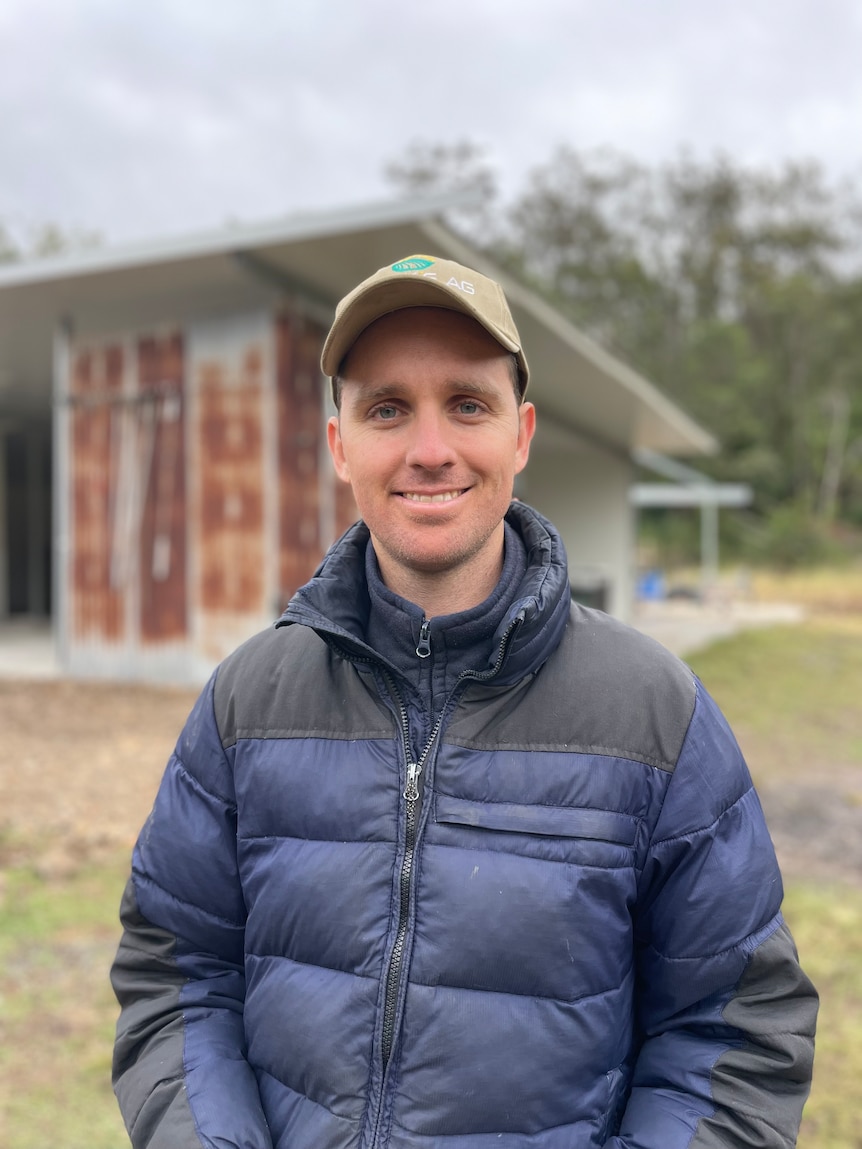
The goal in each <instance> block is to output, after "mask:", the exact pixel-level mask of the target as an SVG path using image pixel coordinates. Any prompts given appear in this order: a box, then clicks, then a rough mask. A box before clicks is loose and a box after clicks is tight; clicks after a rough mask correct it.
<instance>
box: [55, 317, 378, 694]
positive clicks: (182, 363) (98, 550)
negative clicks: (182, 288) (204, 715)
mask: <svg viewBox="0 0 862 1149" xmlns="http://www.w3.org/2000/svg"><path fill="white" fill-rule="evenodd" d="M322 339H323V331H322V330H321V329H320V328H319V327H317V326H316V325H315V324H313V323H311V322H310V321H308V320H307V319H305V318H303V317H301V316H298V315H292V314H280V315H276V314H273V313H271V312H263V311H261V312H256V313H252V314H247V315H234V316H230V317H228V318H224V317H222V318H220V319H219V320H218V321H215V320H213V321H200V320H197V321H194V322H190V323H188V324H185V325H182V326H175V327H166V328H162V329H160V330H149V331H135V332H130V333H124V334H120V335H113V336H109V337H105V338H87V339H86V340H79V341H72V343H71V346H69V348H68V353H67V354H66V355H64V356H61V357H60V360H59V361H60V362H61V363H63V364H68V367H67V368H66V374H67V378H66V379H65V380H63V381H61V383H62V386H61V392H62V395H63V396H64V397H65V400H66V401H65V402H64V403H63V404H62V408H63V410H62V412H61V414H60V415H59V416H58V427H59V428H61V434H65V436H66V438H65V443H66V450H65V452H61V455H62V457H64V458H65V459H66V460H67V462H66V467H67V468H68V470H67V473H66V474H65V475H58V483H59V484H60V486H59V488H58V494H59V499H58V504H59V506H60V507H61V510H62V513H63V516H64V520H65V521H64V523H63V524H62V530H61V535H62V537H63V538H64V539H66V540H67V543H66V553H65V555H64V556H63V557H64V564H63V570H62V572H61V575H60V577H61V578H62V579H63V580H64V595H63V596H62V597H63V602H64V610H63V617H62V618H60V619H59V620H58V626H59V627H60V628H62V632H63V633H62V634H61V636H60V637H61V641H60V644H59V645H60V649H61V650H63V651H64V659H65V662H66V664H67V665H66V667H65V668H66V669H67V670H68V671H69V672H70V673H73V674H91V675H110V676H117V677H125V678H150V679H158V680H163V681H178V682H182V681H191V682H195V681H201V680H202V679H203V678H205V677H206V675H207V674H208V673H209V671H210V670H211V669H212V667H213V666H214V665H215V664H216V663H217V662H218V661H219V660H220V659H221V658H223V657H224V656H225V655H226V654H227V653H229V652H230V651H231V650H232V649H234V647H235V646H236V645H237V644H238V643H239V642H241V641H242V640H243V639H245V638H246V637H248V636H249V635H251V634H253V633H254V632H255V631H257V630H260V629H261V628H263V627H265V626H267V625H270V624H271V622H272V620H273V619H274V618H275V617H277V616H278V614H279V613H280V612H281V610H282V609H283V608H284V606H285V604H286V602H287V600H288V599H289V597H290V595H291V594H292V593H293V591H294V590H295V589H296V588H297V587H298V586H299V585H300V584H301V583H302V582H303V581H305V580H306V579H307V578H308V577H309V575H310V574H311V572H312V571H313V569H314V567H315V566H316V564H317V563H318V562H319V560H320V558H321V556H322V554H323V551H324V550H325V548H326V546H328V545H329V543H330V542H331V541H332V540H333V538H334V537H335V535H336V534H337V533H340V532H341V531H342V530H344V529H345V528H346V526H347V525H348V524H349V522H351V521H352V520H353V518H354V517H355V508H354V507H353V506H352V500H345V498H344V493H343V492H341V491H336V489H335V488H336V484H338V480H337V479H336V477H335V475H334V472H333V471H332V468H331V466H330V465H329V463H328V456H327V455H326V453H325V415H326V399H325V393H324V386H325V381H324V380H323V378H322V377H321V375H320V372H319V369H318V367H317V360H318V357H319V353H320V346H321V343H322ZM338 485H339V486H340V484H338Z"/></svg>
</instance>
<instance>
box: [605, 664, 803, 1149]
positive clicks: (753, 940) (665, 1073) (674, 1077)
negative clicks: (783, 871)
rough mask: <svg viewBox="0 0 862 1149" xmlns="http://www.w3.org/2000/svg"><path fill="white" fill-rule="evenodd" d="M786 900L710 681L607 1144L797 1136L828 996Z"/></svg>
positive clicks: (670, 835)
mask: <svg viewBox="0 0 862 1149" xmlns="http://www.w3.org/2000/svg"><path fill="white" fill-rule="evenodd" d="M782 896H783V891H782V886H781V877H780V874H779V871H778V865H777V862H776V859H775V853H774V850H773V847H772V842H771V840H770V838H769V834H768V831H767V829H766V825H765V822H764V819H763V814H762V811H761V808H760V803H759V800H758V798H757V795H756V793H755V791H754V789H753V786H752V784H751V779H750V777H749V774H748V770H747V768H746V766H745V763H744V761H743V759H742V755H741V753H740V751H739V748H738V747H737V745H736V742H735V740H734V738H733V735H732V734H731V732H730V730H729V728H728V726H727V723H726V722H725V720H724V718H723V716H722V715H721V713H720V712H719V710H718V708H717V707H716V706H715V703H714V702H713V701H712V700H711V699H710V698H709V696H708V695H707V694H706V692H705V691H704V690H703V687H702V686H700V685H698V695H697V701H696V704H695V710H694V714H693V717H692V720H691V723H690V726H689V729H688V732H687V735H686V738H685V742H684V745H683V748H682V752H681V754H680V757H679V760H678V763H677V766H676V770H675V771H674V774H673V776H672V778H671V781H670V783H669V785H668V787H667V791H666V795H665V800H664V805H663V808H662V812H661V814H660V816H659V819H658V822H657V824H656V828H655V831H654V833H653V835H652V841H651V844H650V847H649V850H648V854H647V859H646V864H645V867H644V870H643V874H642V879H641V886H640V890H639V902H638V912H637V916H636V920H635V933H636V946H637V955H638V958H637V969H636V978H637V989H636V1027H637V1030H638V1033H639V1035H640V1038H641V1045H640V1052H639V1055H638V1057H637V1060H636V1063H635V1065H634V1068H633V1077H632V1081H631V1089H630V1092H629V1094H628V1100H627V1103H626V1105H625V1110H624V1112H623V1114H622V1117H621V1121H620V1125H619V1130H618V1134H617V1135H616V1136H613V1137H612V1138H611V1139H610V1140H609V1141H608V1142H607V1144H606V1149H677V1147H679V1149H719V1147H721V1149H754V1147H757V1149H766V1147H773V1146H774V1147H779V1146H793V1145H795V1144H796V1136H797V1133H798V1130H799V1123H800V1120H801V1116H802V1107H803V1104H804V1102H805V1099H806V1097H807V1095H808V1090H809V1088H810V1083H811V1071H812V1061H813V1054H814V1026H815V1020H816V1014H817V994H816V992H815V990H814V988H813V986H812V985H811V982H810V981H809V980H808V978H807V977H806V976H805V974H804V973H803V972H802V970H801V968H800V966H799V962H798V959H797V954H796V950H795V948H794V944H793V940H792V938H791V936H790V933H789V931H788V929H787V926H786V925H785V924H784V922H783V920H782V917H781V911H780V906H781V900H782Z"/></svg>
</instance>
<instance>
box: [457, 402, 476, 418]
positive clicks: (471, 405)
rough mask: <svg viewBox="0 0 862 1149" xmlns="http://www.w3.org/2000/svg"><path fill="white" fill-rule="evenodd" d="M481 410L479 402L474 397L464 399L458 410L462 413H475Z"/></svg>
mask: <svg viewBox="0 0 862 1149" xmlns="http://www.w3.org/2000/svg"><path fill="white" fill-rule="evenodd" d="M478 410H479V404H478V403H477V402H476V401H475V400H474V399H462V400H461V402H460V403H459V404H458V411H459V412H460V414H462V415H475V414H476V412H477V411H478Z"/></svg>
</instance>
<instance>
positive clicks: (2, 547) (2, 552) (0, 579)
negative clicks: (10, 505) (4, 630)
mask: <svg viewBox="0 0 862 1149" xmlns="http://www.w3.org/2000/svg"><path fill="white" fill-rule="evenodd" d="M6 499H7V495H6V436H5V435H4V434H3V427H2V425H0V618H5V617H6V616H7V615H8V613H9V554H8V538H7V534H6Z"/></svg>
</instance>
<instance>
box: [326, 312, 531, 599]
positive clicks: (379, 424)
mask: <svg viewBox="0 0 862 1149" xmlns="http://www.w3.org/2000/svg"><path fill="white" fill-rule="evenodd" d="M342 378H343V388H342V398H341V411H340V415H339V417H338V418H333V419H331V420H330V423H329V428H328V434H329V447H330V451H331V452H332V457H333V460H334V462H335V469H336V471H337V473H338V475H339V477H340V478H342V479H344V480H345V481H346V482H349V483H350V484H351V486H352V488H353V494H354V497H355V499H356V504H357V506H358V508H359V512H360V514H361V515H362V517H363V519H364V520H365V522H366V524H367V526H368V528H369V530H370V531H371V536H372V539H373V541H374V546H375V550H376V551H377V556H378V561H379V562H380V568H381V573H382V574H383V577H384V579H385V581H386V582H387V584H388V585H389V586H390V587H391V588H392V589H393V590H395V591H396V592H397V593H401V594H405V597H410V594H409V591H410V588H411V587H412V586H414V585H415V581H416V576H417V575H419V576H421V578H422V579H423V580H424V581H425V582H426V583H427V578H428V576H435V575H437V576H440V577H441V578H447V577H448V576H450V575H451V574H452V573H453V572H457V574H458V579H459V582H460V580H461V579H462V578H463V579H467V580H469V579H471V578H475V579H476V580H477V593H478V594H479V597H477V598H475V602H476V603H478V602H481V601H482V599H483V598H484V597H486V594H487V593H490V590H491V589H492V587H493V582H494V581H495V580H496V577H497V575H498V574H499V565H500V563H501V561H502V553H503V523H502V520H503V515H504V514H505V512H506V510H507V508H508V506H509V502H510V500H511V498H512V487H513V482H514V478H515V475H516V474H517V473H518V472H519V471H521V470H522V469H523V468H524V466H525V465H526V463H527V458H528V455H529V448H530V440H531V439H532V436H533V430H534V427H535V413H534V410H533V405H532V404H531V403H522V404H520V406H519V403H518V399H517V396H516V395H515V392H514V390H513V387H512V377H511V374H510V370H509V357H508V355H507V353H506V352H505V351H504V350H503V348H502V347H501V346H500V345H499V343H497V342H496V340H494V339H493V338H492V337H491V336H490V335H489V334H488V332H486V331H485V329H484V328H483V327H481V326H480V325H479V324H478V323H476V322H475V321H474V320H472V319H470V318H469V317H468V316H466V315H462V314H461V313H459V312H454V311H447V310H443V309H441V308H432V307H418V308H408V309H405V310H403V311H396V312H393V313H392V314H391V315H386V316H384V317H383V318H382V319H378V320H377V321H376V322H375V323H373V324H372V325H371V326H370V327H368V328H367V329H366V330H365V331H364V332H363V333H362V335H361V336H360V337H359V339H357V341H356V343H355V344H354V345H353V347H352V349H351V351H350V353H349V355H348V356H347V359H346V361H345V364H344V368H343V371H342ZM492 570H493V571H494V572H495V573H494V574H493V581H492V582H491V585H490V586H488V587H487V589H486V588H485V587H484V586H482V587H479V586H478V584H479V583H483V582H487V581H488V577H489V573H488V572H489V571H492Z"/></svg>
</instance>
